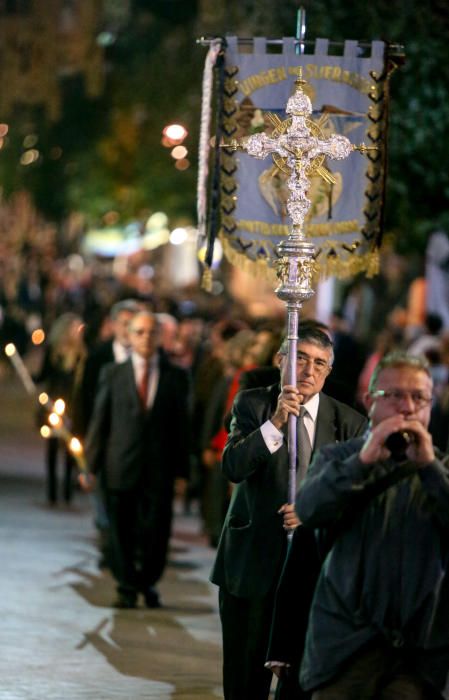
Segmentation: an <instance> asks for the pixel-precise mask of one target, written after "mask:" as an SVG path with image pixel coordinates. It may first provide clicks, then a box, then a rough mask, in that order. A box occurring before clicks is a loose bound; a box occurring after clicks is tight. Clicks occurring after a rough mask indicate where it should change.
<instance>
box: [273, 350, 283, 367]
mask: <svg viewBox="0 0 449 700" xmlns="http://www.w3.org/2000/svg"><path fill="white" fill-rule="evenodd" d="M284 357H285V355H283V354H282V353H280V352H277V353H276V355H275V356H274V362H273V364H274V366H275V367H279V369H282V361H283V359H284Z"/></svg>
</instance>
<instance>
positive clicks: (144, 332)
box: [131, 328, 157, 337]
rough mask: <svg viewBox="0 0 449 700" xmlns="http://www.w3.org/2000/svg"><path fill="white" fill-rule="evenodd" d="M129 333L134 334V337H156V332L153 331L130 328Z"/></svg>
mask: <svg viewBox="0 0 449 700" xmlns="http://www.w3.org/2000/svg"><path fill="white" fill-rule="evenodd" d="M131 333H134V335H148V336H150V337H153V336H155V335H156V333H157V331H156V330H154V329H152V330H147V329H146V328H131Z"/></svg>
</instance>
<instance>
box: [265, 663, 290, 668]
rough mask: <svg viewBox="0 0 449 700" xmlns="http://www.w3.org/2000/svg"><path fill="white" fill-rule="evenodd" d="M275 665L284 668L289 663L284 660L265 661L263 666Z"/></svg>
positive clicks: (288, 666) (272, 666)
mask: <svg viewBox="0 0 449 700" xmlns="http://www.w3.org/2000/svg"><path fill="white" fill-rule="evenodd" d="M275 666H281V667H285V668H290V664H287V663H286V662H285V661H266V662H265V663H264V667H265V668H268V669H272V668H274V667H275Z"/></svg>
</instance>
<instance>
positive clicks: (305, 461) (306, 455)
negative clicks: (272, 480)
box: [297, 406, 312, 483]
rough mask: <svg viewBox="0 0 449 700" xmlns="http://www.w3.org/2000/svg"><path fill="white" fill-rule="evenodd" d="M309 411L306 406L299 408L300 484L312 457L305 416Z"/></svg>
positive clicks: (298, 449)
mask: <svg viewBox="0 0 449 700" xmlns="http://www.w3.org/2000/svg"><path fill="white" fill-rule="evenodd" d="M306 413H307V409H306V408H305V407H304V406H300V407H299V417H298V425H297V440H298V448H297V451H298V477H299V479H298V483H299V482H300V481H301V480H302V479H303V478H304V476H305V474H306V471H307V468H308V466H309V464H310V457H311V455H312V445H311V444H310V438H309V433H308V432H307V428H306V426H305V424H304V416H305V414H306Z"/></svg>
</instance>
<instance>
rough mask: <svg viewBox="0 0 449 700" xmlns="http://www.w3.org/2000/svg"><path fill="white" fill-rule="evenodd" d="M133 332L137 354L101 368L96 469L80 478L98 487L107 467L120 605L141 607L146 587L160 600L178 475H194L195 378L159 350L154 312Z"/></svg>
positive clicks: (135, 323) (91, 452)
mask: <svg viewBox="0 0 449 700" xmlns="http://www.w3.org/2000/svg"><path fill="white" fill-rule="evenodd" d="M129 339H130V343H131V349H132V353H131V357H130V358H129V359H128V360H127V361H126V362H124V363H122V364H109V365H106V367H105V368H104V370H103V371H102V374H101V376H100V385H99V391H98V394H97V397H96V401H95V406H94V410H93V415H92V419H91V422H90V425H89V430H88V434H87V438H86V445H85V452H86V459H87V463H88V466H89V470H90V471H89V475H88V476H83V477H82V478H81V479H80V481H81V485H82V486H83V487H84V488H86V489H90V488H92V485H93V483H94V482H95V475H98V474H99V473H100V472H101V471H102V472H103V476H104V484H105V492H106V501H107V509H108V516H109V519H110V528H111V549H112V572H113V574H114V577H115V579H116V582H117V594H118V595H117V599H116V600H115V602H114V603H113V605H114V607H117V608H135V607H136V605H137V602H138V596H139V594H140V593H142V594H143V596H144V601H145V604H146V606H147V607H149V608H158V607H160V599H159V594H158V591H157V590H156V588H155V584H156V583H157V582H158V580H159V579H160V577H161V576H162V573H163V571H164V567H165V563H166V557H167V550H168V542H169V537H170V528H171V520H172V503H173V496H174V487H175V481H176V478H177V477H180V478H184V479H185V478H186V477H187V475H188V445H189V438H188V435H189V427H188V408H187V402H188V394H189V386H188V380H187V375H186V373H185V371H184V370H183V369H181V368H179V367H175V366H174V365H171V364H170V363H169V362H168V360H167V359H166V358H165V355H164V354H162V353H160V352H159V348H158V339H159V338H158V325H157V319H156V317H155V315H154V314H152V313H150V312H149V311H139V312H138V313H136V314H135V315H134V316H133V317H132V319H131V321H130V325H129ZM178 483H179V482H178Z"/></svg>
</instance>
